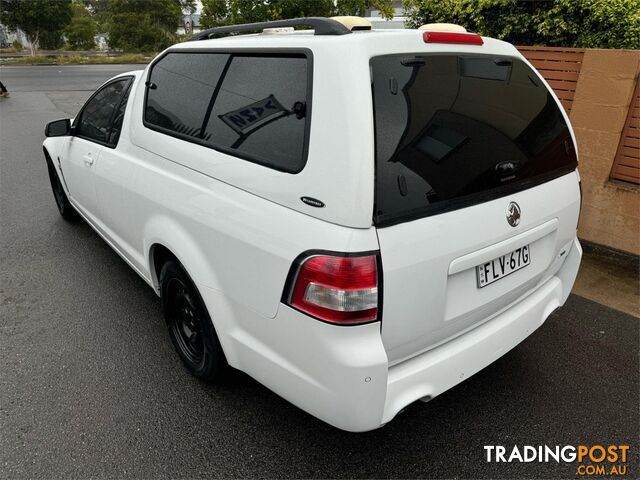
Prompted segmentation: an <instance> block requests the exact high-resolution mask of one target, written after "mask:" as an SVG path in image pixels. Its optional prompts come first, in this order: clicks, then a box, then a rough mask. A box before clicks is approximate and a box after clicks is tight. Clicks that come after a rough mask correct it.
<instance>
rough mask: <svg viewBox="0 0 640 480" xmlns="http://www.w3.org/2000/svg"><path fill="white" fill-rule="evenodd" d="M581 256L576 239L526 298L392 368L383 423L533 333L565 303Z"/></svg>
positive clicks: (438, 392) (467, 376) (440, 391)
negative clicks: (559, 263) (554, 269)
mask: <svg viewBox="0 0 640 480" xmlns="http://www.w3.org/2000/svg"><path fill="white" fill-rule="evenodd" d="M581 258H582V248H581V246H580V243H579V242H578V239H577V238H576V239H575V240H574V243H573V245H572V248H571V249H570V250H569V254H568V257H567V258H566V259H565V261H564V263H563V265H562V267H561V268H560V269H559V270H558V271H557V272H556V275H554V276H552V277H551V278H549V279H547V281H546V282H545V283H544V284H543V285H542V286H540V287H538V289H537V290H535V291H534V292H533V293H532V294H530V295H529V296H527V297H526V298H525V299H524V300H522V301H520V302H518V303H517V304H515V305H513V306H512V307H511V308H509V309H508V310H506V311H504V312H503V313H501V314H499V315H497V316H496V317H494V318H493V319H491V320H490V321H488V322H486V323H484V324H483V325H481V326H479V327H477V328H475V329H473V330H471V331H470V332H468V333H466V334H464V335H462V336H460V337H457V338H455V339H453V340H451V341H449V342H447V343H445V344H443V345H441V346H439V347H437V348H435V349H433V350H430V351H428V352H426V353H424V354H422V355H419V356H417V357H413V358H411V359H409V360H407V361H404V362H402V363H400V364H397V365H394V366H392V367H390V368H389V375H388V380H387V393H386V400H385V406H384V413H383V414H382V423H386V422H388V421H389V420H391V419H392V418H393V417H394V416H395V415H396V414H397V413H398V412H399V411H400V410H401V409H402V408H404V407H405V406H407V405H409V404H410V403H412V402H414V401H416V400H418V399H421V398H425V397H431V398H433V397H435V396H436V395H439V394H441V393H442V392H445V391H446V390H448V389H450V388H451V387H453V386H455V385H457V384H458V383H460V382H462V381H463V380H465V379H467V378H469V377H470V376H471V375H473V374H475V373H477V372H479V371H480V370H482V369H483V368H485V367H486V366H487V365H489V364H491V363H493V362H494V361H495V360H497V359H498V358H500V357H501V356H502V355H504V354H505V353H507V352H508V351H509V350H511V349H512V348H514V347H515V346H516V345H518V344H519V343H520V342H522V341H523V340H524V339H525V338H527V337H528V336H529V335H531V333H533V331H534V330H536V329H537V328H538V327H539V326H540V325H542V324H543V323H544V321H545V320H546V319H547V317H548V316H549V315H550V314H551V313H552V312H553V311H554V310H555V309H557V308H558V307H560V306H561V305H564V303H565V301H566V299H567V297H568V296H569V293H570V292H571V288H572V287H573V283H574V281H575V278H576V275H577V273H578V268H579V266H580V259H581Z"/></svg>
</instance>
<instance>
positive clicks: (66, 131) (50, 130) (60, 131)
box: [44, 118, 71, 137]
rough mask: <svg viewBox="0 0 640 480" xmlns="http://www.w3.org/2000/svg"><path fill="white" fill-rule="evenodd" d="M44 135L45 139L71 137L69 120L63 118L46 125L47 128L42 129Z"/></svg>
mask: <svg viewBox="0 0 640 480" xmlns="http://www.w3.org/2000/svg"><path fill="white" fill-rule="evenodd" d="M44 134H45V136H47V137H66V136H67V135H71V120H69V119H68V118H65V119H63V120H54V121H53V122H49V123H47V126H46V127H44Z"/></svg>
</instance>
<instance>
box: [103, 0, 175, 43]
mask: <svg viewBox="0 0 640 480" xmlns="http://www.w3.org/2000/svg"><path fill="white" fill-rule="evenodd" d="M106 8H107V14H108V20H107V22H106V24H105V27H106V31H107V33H108V35H109V46H110V47H111V48H114V49H118V50H123V51H125V52H149V51H158V50H162V49H164V48H166V47H168V46H169V45H171V44H173V43H175V40H176V29H177V28H178V26H179V25H180V23H181V20H182V2H181V1H180V0H154V1H152V2H151V1H147V0H109V2H108V3H107V5H106Z"/></svg>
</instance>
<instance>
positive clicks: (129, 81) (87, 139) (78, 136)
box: [71, 75, 135, 149]
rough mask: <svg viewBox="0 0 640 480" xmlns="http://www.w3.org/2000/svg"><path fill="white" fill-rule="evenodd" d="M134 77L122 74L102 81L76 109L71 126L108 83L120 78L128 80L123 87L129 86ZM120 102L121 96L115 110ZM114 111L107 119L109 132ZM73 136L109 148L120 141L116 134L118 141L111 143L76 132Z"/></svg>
mask: <svg viewBox="0 0 640 480" xmlns="http://www.w3.org/2000/svg"><path fill="white" fill-rule="evenodd" d="M134 79H135V75H123V76H120V77H116V78H113V79H111V80H108V81H106V82H105V83H103V84H102V85H101V86H100V87H99V88H98V89H97V90H96V91H95V92H93V93H92V94H91V96H90V97H89V98H88V99H87V101H86V102H84V104H83V105H82V107H81V108H80V110H79V111H78V114H77V115H76V116H75V118H74V119H73V124H72V125H71V126H72V128H74V129H75V128H76V126H77V123H78V122H79V121H80V118H81V117H82V112H84V109H85V108H86V106H87V105H88V104H89V102H91V100H93V98H94V97H95V96H96V95H97V94H98V93H100V92H101V91H102V90H104V89H105V88H107V87H108V86H109V85H112V84H114V83H117V82H121V81H122V80H128V82H127V84H126V86H125V89H127V88H131V84H132V83H133V80H134ZM121 103H122V98H120V101H119V102H118V105H117V106H116V110H117V109H118V108H119V107H120V104H121ZM114 113H115V110H114V111H113V112H112V113H111V118H110V119H109V132H111V127H113V115H114ZM73 136H74V137H76V138H81V139H83V140H86V141H87V142H91V143H95V144H98V145H101V146H103V147H107V148H111V149H115V148H116V147H117V146H118V143H119V141H120V136H118V142H116V143H115V144H111V143H108V142H101V141H100V140H96V139H95V138H89V137H87V136H85V135H79V134H77V133H74V134H73Z"/></svg>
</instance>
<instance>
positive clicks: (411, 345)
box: [44, 18, 582, 431]
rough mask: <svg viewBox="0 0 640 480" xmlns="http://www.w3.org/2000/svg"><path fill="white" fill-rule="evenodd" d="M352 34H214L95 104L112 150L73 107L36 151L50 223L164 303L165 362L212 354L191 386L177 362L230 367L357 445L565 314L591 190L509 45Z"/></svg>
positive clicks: (442, 28) (207, 372) (566, 135)
mask: <svg viewBox="0 0 640 480" xmlns="http://www.w3.org/2000/svg"><path fill="white" fill-rule="evenodd" d="M339 20H340V22H341V23H338V22H337V21H335V20H329V19H317V18H316V19H313V18H312V19H296V20H287V21H279V22H271V23H267V24H259V25H257V26H256V25H253V26H244V27H243V26H232V27H221V28H219V29H213V30H212V31H208V32H205V33H201V34H200V36H201V38H200V39H198V38H196V39H194V40H195V41H191V42H186V43H183V44H180V45H175V46H173V47H171V48H169V49H168V50H166V51H165V52H163V53H162V54H161V55H160V56H159V57H157V58H156V59H155V60H154V61H153V62H152V63H151V64H150V65H149V66H148V67H147V69H146V70H145V71H144V72H132V73H130V74H125V75H123V76H122V77H119V78H117V79H114V80H112V81H111V82H108V83H107V84H105V86H104V87H102V88H103V89H105V88H106V89H108V88H111V90H114V87H113V85H121V86H122V87H123V88H125V89H126V90H125V91H126V92H127V93H126V94H125V95H124V97H122V93H119V92H118V91H116V92H115V93H113V95H114V98H115V100H113V101H112V102H111V103H109V104H107V105H106V106H105V108H106V109H107V110H109V109H111V108H113V105H112V104H113V102H116V104H117V105H119V107H118V108H119V112H120V114H119V115H118V116H117V117H116V118H118V120H119V122H120V124H121V129H122V135H121V136H120V138H119V140H118V135H119V133H120V132H119V130H118V132H116V133H117V135H116V136H115V137H113V135H111V136H109V137H105V138H107V140H105V141H103V142H98V143H96V142H95V141H94V140H92V138H91V136H92V135H95V134H96V132H97V133H99V134H100V135H105V134H106V133H108V132H109V131H110V130H111V129H112V127H111V126H109V125H110V124H109V122H108V121H106V122H105V123H104V125H103V124H101V123H100V122H98V128H96V127H95V125H94V124H93V123H91V122H89V120H92V118H93V117H92V115H94V116H95V112H93V113H92V112H91V111H88V112H87V111H82V112H81V113H80V114H79V115H78V117H76V122H75V124H74V125H73V127H69V122H68V121H65V122H66V123H64V122H63V123H60V122H62V121H59V122H58V123H57V124H56V125H57V126H58V127H59V128H58V130H56V129H55V128H53V127H54V126H55V125H52V126H51V128H47V132H48V133H47V135H48V136H49V137H52V138H47V140H46V141H45V144H44V147H45V155H46V156H47V161H48V166H49V173H50V176H51V179H52V186H53V187H54V192H55V194H56V198H57V200H59V201H60V202H62V205H63V206H64V208H65V209H66V210H64V211H63V210H62V209H61V213H63V216H65V215H67V216H69V212H70V210H69V209H71V208H73V209H75V210H76V211H77V212H78V213H79V214H80V215H81V216H82V217H83V218H84V219H85V220H86V221H87V222H88V223H89V224H90V225H91V226H92V227H93V228H94V229H96V230H97V231H98V232H99V233H100V235H101V236H102V237H103V238H105V240H106V241H107V242H108V243H109V244H110V245H111V246H112V247H113V248H114V249H115V250H116V251H117V252H118V253H119V254H120V255H121V256H122V258H123V259H124V260H125V261H127V262H128V263H129V264H130V265H131V266H132V267H133V268H134V269H135V270H136V272H138V273H139V274H140V275H141V276H142V278H144V279H145V281H146V282H147V283H149V285H151V286H152V287H153V288H154V289H155V290H156V292H157V293H158V295H160V296H161V297H162V300H163V305H164V308H165V312H169V314H167V313H165V316H167V315H169V316H171V315H174V317H175V318H174V317H171V318H169V317H166V318H169V319H170V320H171V321H172V322H173V323H172V324H171V325H173V326H174V327H175V328H174V330H175V331H173V330H171V328H170V332H173V333H170V335H173V336H172V337H171V338H172V340H173V341H174V345H177V344H176V341H177V340H176V338H178V339H179V338H182V337H180V335H182V336H184V335H186V337H185V338H187V337H188V341H191V340H194V339H195V338H198V339H200V338H201V337H197V335H202V329H200V327H199V326H198V323H197V322H201V321H202V318H205V321H206V326H207V328H205V329H204V331H205V333H207V332H208V333H210V334H211V335H209V337H206V338H207V339H208V340H211V338H215V337H216V336H217V339H219V343H216V342H217V340H216V342H213V340H211V341H210V342H209V343H203V344H202V345H204V346H200V347H199V348H200V350H197V351H196V350H194V352H195V354H194V355H193V358H194V359H196V360H197V361H196V360H192V361H191V365H192V367H193V365H196V366H198V365H200V364H202V365H205V367H206V368H205V367H202V369H201V370H196V369H195V367H193V368H191V367H189V365H190V364H189V361H190V360H189V359H188V358H186V357H185V355H184V354H182V353H180V348H183V350H184V348H186V347H180V348H178V347H179V346H180V345H177V346H176V349H177V350H178V353H179V354H180V356H181V359H182V361H183V362H184V363H185V365H187V368H190V371H191V373H193V374H194V375H196V376H198V375H199V376H200V378H213V376H214V374H215V373H216V372H217V371H218V367H221V365H222V363H223V360H225V361H226V362H228V363H229V365H231V366H232V367H235V368H238V369H240V370H242V371H244V372H246V373H248V374H249V375H251V376H252V377H253V378H255V379H257V380H258V381H260V382H261V383H263V384H264V385H266V386H267V387H269V388H270V389H272V390H273V391H275V392H276V393H278V394H279V395H281V396H282V397H284V398H286V399H287V400H289V401H291V402H292V403H294V404H295V405H297V406H299V407H300V408H302V409H303V410H305V411H307V412H309V413H311V414H312V415H315V416H316V417H318V418H320V419H322V420H324V421H325V422H327V423H330V424H331V425H334V426H336V427H338V428H341V429H344V430H349V431H366V430H371V429H375V428H378V427H380V426H382V425H384V424H385V423H387V422H389V421H390V420H391V419H392V418H393V417H394V416H395V415H396V414H397V413H398V412H400V411H401V410H402V409H403V408H404V407H406V406H407V405H409V404H410V403H412V402H415V401H417V400H420V399H423V400H427V399H430V398H433V397H435V396H436V395H438V394H440V393H442V392H444V391H446V390H447V389H449V388H451V387H452V386H454V385H456V384H457V383H459V382H461V381H463V380H465V379H467V378H469V377H470V376H471V375H473V374H474V373H476V372H477V371H479V370H481V369H482V368H484V367H485V366H487V365H489V364H490V363H491V362H493V361H495V360H496V359H497V358H499V357H500V356H501V355H503V354H505V353H506V352H507V351H509V350H510V349H512V348H513V347H515V346H516V345H518V343H520V342H521V341H522V340H524V339H525V338H526V337H527V336H528V335H530V334H531V333H532V332H533V331H535V330H536V329H537V328H538V327H539V326H540V325H541V324H542V323H543V322H544V321H545V319H546V318H547V317H548V316H549V315H550V314H551V312H553V311H554V310H555V309H556V308H558V307H559V306H561V305H563V304H564V303H565V301H566V299H567V297H568V295H569V292H570V291H571V288H572V286H573V282H574V280H575V277H576V274H577V272H578V267H579V264H580V259H581V255H582V250H581V247H580V244H579V242H578V239H577V237H576V228H577V223H578V215H579V211H580V198H581V197H580V190H579V176H578V172H577V169H576V167H577V153H576V152H577V149H576V145H575V138H574V135H573V131H572V128H571V125H570V123H569V119H568V117H567V115H566V113H565V112H564V110H563V108H562V106H561V104H560V103H559V101H558V99H557V98H556V96H555V95H554V94H553V91H552V90H551V89H550V88H549V86H548V85H547V83H546V82H545V80H544V79H543V78H542V77H541V76H540V74H539V73H538V72H536V71H535V69H533V68H532V67H531V65H530V64H529V63H528V62H527V61H526V59H524V57H523V56H522V55H521V54H520V53H519V52H518V51H517V50H516V49H515V48H514V47H513V46H512V45H510V44H508V43H505V42H502V41H498V40H495V39H491V38H484V37H480V36H479V35H476V34H473V33H468V32H466V31H465V30H464V29H463V28H462V27H459V26H450V25H449V26H447V25H442V24H437V25H430V26H426V27H424V28H423V29H421V30H384V31H377V30H371V29H370V26H369V24H368V23H367V22H366V21H363V20H362V19H353V18H351V19H344V18H342V19H339ZM300 24H303V25H307V26H311V27H313V28H315V30H311V29H309V30H303V31H295V32H294V31H292V28H291V27H294V26H298V25H300ZM261 25H262V27H261ZM344 25H347V26H348V27H347V28H345V26H344ZM262 28H268V29H269V30H266V31H265V32H264V33H258V34H246V35H245V34H239V33H247V31H249V30H252V31H256V30H258V31H260V30H261V29H262ZM233 33H235V34H236V35H231V36H224V35H228V34H233ZM209 36H212V37H218V36H222V37H223V38H209ZM109 85H111V86H112V87H109ZM129 89H130V90H129ZM105 91H108V90H105ZM99 95H100V94H98V96H97V97H95V99H94V100H90V102H89V103H88V104H89V105H90V104H91V102H92V101H95V102H98V100H99ZM127 95H128V97H127ZM103 103H104V102H103ZM267 109H271V111H272V113H269V114H264V112H265V111H267ZM83 110H85V109H83ZM109 111H111V110H109ZM78 118H79V119H80V121H78V120H77V119H78ZM107 120H108V119H107ZM83 122H84V124H83ZM94 123H95V122H94ZM88 127H91V128H93V130H90V131H89V133H84V135H83V131H86V129H87V128H88ZM91 132H93V133H91ZM112 133H113V132H112ZM87 149H89V150H87ZM87 151H89V152H95V153H94V156H93V157H91V158H89V159H87V158H86V157H87V155H91V153H87ZM83 155H84V157H83ZM67 197H68V199H67ZM65 202H66V203H65ZM60 205H61V203H59V208H61V207H60ZM167 265H168V266H169V267H171V268H169V267H167ZM165 267H166V268H165ZM163 272H164V276H163ZM163 279H164V280H163ZM172 282H173V283H172ZM180 282H182V283H180ZM191 283H192V284H193V285H192V286H193V288H194V289H196V290H197V293H198V295H195V294H193V295H191V294H189V295H187V294H185V293H184V292H185V291H187V290H188V289H189V288H191V287H190V285H191ZM171 285H174V287H171ZM175 285H182V287H180V288H178V287H176V286H175ZM185 285H186V287H185ZM185 289H187V290H185ZM188 291H189V292H190V290H188ZM172 295H173V296H172ZM200 297H201V300H198V298H200ZM172 299H173V301H172ZM178 300H180V301H181V302H182V303H180V304H179V307H180V308H178V307H176V308H175V309H174V310H175V311H176V312H178V313H175V314H174V313H171V312H173V310H172V308H174V306H175V305H177V304H178ZM196 300H197V301H201V303H202V305H203V307H202V308H200V307H199V305H200V304H199V303H198V302H197V301H196ZM185 303H186V306H185ZM194 311H195V314H194V313H193V312H194ZM202 311H204V312H208V316H207V315H202ZM198 312H200V313H198ZM180 315H181V316H180ZM209 317H210V320H209ZM178 318H180V319H182V320H180V321H181V322H183V323H179V322H178V320H176V319H178ZM194 318H195V320H193V319H194ZM185 319H186V320H185ZM187 320H188V321H189V322H191V323H189V325H190V326H189V327H188V328H187V329H186V330H185V329H183V330H180V328H178V327H180V326H181V325H182V327H184V325H185V324H184V322H186V321H187ZM168 321H169V320H168ZM176 332H177V333H176ZM194 332H196V333H197V335H196V334H194ZM211 351H215V352H216V355H211V356H207V355H209V354H210V352H211ZM202 352H204V353H203V355H204V357H198V356H197V355H196V354H198V355H199V354H201V353H202ZM201 358H205V360H203V361H202V362H200V360H199V359H201ZM212 359H213V360H212ZM530 360H531V361H532V362H535V359H530ZM198 362H200V363H198ZM207 362H211V363H207ZM214 362H219V364H218V363H214ZM198 368H200V367H198ZM203 372H204V373H203Z"/></svg>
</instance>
